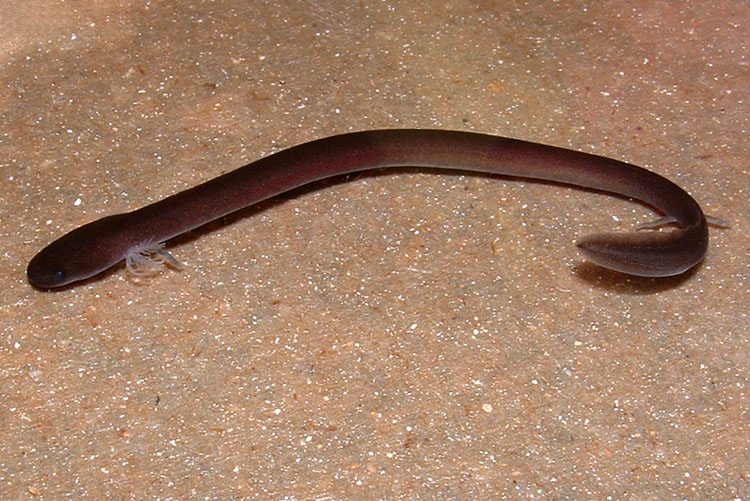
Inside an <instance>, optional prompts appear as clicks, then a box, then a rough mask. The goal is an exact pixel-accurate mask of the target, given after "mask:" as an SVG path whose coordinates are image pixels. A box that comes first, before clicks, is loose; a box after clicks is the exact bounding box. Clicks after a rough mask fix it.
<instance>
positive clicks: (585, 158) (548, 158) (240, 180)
mask: <svg viewBox="0 0 750 501" xmlns="http://www.w3.org/2000/svg"><path fill="white" fill-rule="evenodd" d="M385 167H435V168H446V169H453V170H466V171H472V172H484V173H489V174H500V175H507V176H514V177H525V178H532V179H541V180H547V181H554V182H560V183H566V184H571V185H575V186H580V187H584V188H593V189H597V190H602V191H607V192H611V193H615V194H618V195H624V196H627V197H633V198H636V199H638V200H641V201H643V202H645V203H647V204H648V205H650V206H652V207H654V208H655V209H657V210H659V211H660V212H662V213H663V214H664V215H665V216H667V218H668V219H669V220H670V221H674V222H675V223H677V224H678V225H679V228H678V229H675V230H672V231H664V232H633V233H615V234H595V235H590V236H585V237H583V238H581V239H579V240H578V242H577V243H576V244H577V246H578V248H579V249H580V250H581V252H582V253H583V255H584V256H585V257H586V258H587V259H588V260H590V261H591V262H593V263H595V264H597V265H600V266H603V267H605V268H610V269H613V270H617V271H620V272H623V273H628V274H631V275H638V276H646V277H661V276H671V275H678V274H681V273H683V272H685V271H687V270H689V269H690V268H692V267H693V266H695V265H696V264H698V263H699V262H700V261H701V260H702V259H703V257H704V256H705V253H706V249H707V247H708V227H707V224H706V218H705V216H704V214H703V212H702V210H701V208H700V206H699V205H698V204H697V202H695V200H693V198H692V197H691V196H690V195H688V194H687V193H686V192H685V191H684V190H683V189H681V188H680V187H679V186H677V185H675V184H674V183H672V182H671V181H669V180H667V179H665V178H663V177H661V176H659V175H658V174H655V173H653V172H650V171H648V170H646V169H642V168H640V167H636V166H634V165H630V164H626V163H624V162H619V161H616V160H611V159H608V158H604V157H600V156H596V155H590V154H586V153H580V152H576V151H571V150H566V149H563V148H556V147H552V146H546V145H541V144H537V143H530V142H526V141H519V140H515V139H508V138H503V137H499V136H490V135H485V134H475V133H469V132H456V131H442V130H421V129H394V130H375V131H364V132H354V133H351V134H343V135H339V136H331V137H327V138H324V139H319V140H317V141H311V142H309V143H304V144H301V145H298V146H295V147H293V148H289V149H287V150H283V151H281V152H278V153H275V154H273V155H269V156H267V157H265V158H262V159H260V160H257V161H255V162H253V163H250V164H248V165H246V166H244V167H240V168H239V169H237V170H234V171H231V172H229V173H227V174H224V175H222V176H219V177H217V178H215V179H212V180H210V181H208V182H206V183H203V184H200V185H198V186H196V187H194V188H190V189H188V190H185V191H182V192H180V193H177V194H176V195H172V196H170V197H167V198H165V199H163V200H161V201H159V202H155V203H153V204H151V205H147V206H146V207H143V208H141V209H138V210H135V211H132V212H128V213H125V214H118V215H114V216H108V217H105V218H102V219H99V220H97V221H94V222H92V223H89V224H86V225H84V226H81V227H80V228H78V229H76V230H73V231H71V232H70V233H68V234H66V235H64V236H62V237H61V238H59V239H58V240H56V241H54V242H52V243H51V244H50V245H48V246H47V247H45V248H44V249H42V250H41V251H40V252H39V253H38V254H37V255H36V256H35V257H34V258H33V259H32V260H31V261H30V262H29V266H28V269H27V275H28V278H29V281H30V282H31V283H32V284H33V285H35V286H36V287H39V288H45V289H49V288H55V287H61V286H63V285H68V284H71V283H73V282H76V281H79V280H84V279H86V278H90V277H93V276H95V275H97V274H99V273H101V272H102V271H104V270H106V269H108V268H110V267H111V266H113V265H115V264H117V263H118V262H120V261H122V260H123V259H124V258H125V256H126V254H127V253H128V251H129V250H131V249H132V248H134V247H136V246H139V245H142V244H144V243H159V242H165V241H166V240H169V239H170V238H173V237H175V236H177V235H179V234H181V233H184V232H186V231H189V230H192V229H194V228H196V227H198V226H201V225H203V224H205V223H208V222H210V221H213V220H214V219H217V218H219V217H222V216H224V215H226V214H229V213H232V212H234V211H237V210H239V209H242V208H244V207H247V206H249V205H252V204H254V203H257V202H259V201H261V200H265V199H267V198H269V197H272V196H274V195H277V194H279V193H283V192H285V191H288V190H291V189H293V188H296V187H299V186H302V185H304V184H307V183H310V182H313V181H316V180H319V179H324V178H327V177H331V176H336V175H340V174H346V173H351V172H357V171H362V170H368V169H378V168H385ZM342 224H346V222H342Z"/></svg>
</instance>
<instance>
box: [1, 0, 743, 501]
mask: <svg viewBox="0 0 750 501" xmlns="http://www.w3.org/2000/svg"><path fill="white" fill-rule="evenodd" d="M178 4H179V6H178ZM0 10H1V11H2V12H0V49H1V52H0V62H1V63H2V72H0V79H1V82H2V85H1V86H0V89H1V91H0V113H1V116H0V169H1V172H2V186H3V188H2V190H0V217H1V218H2V225H0V236H1V237H2V252H1V253H0V276H2V277H4V279H5V284H4V287H2V291H0V322H1V324H0V325H2V337H1V338H0V382H1V384H0V492H2V493H3V495H2V497H3V498H4V499H61V498H65V497H69V498H73V499H81V498H84V497H89V498H105V497H106V498H119V499H127V498H132V499H144V498H163V499H198V498H206V499H210V498H215V499H228V498H240V497H248V498H252V497H255V498H259V499H318V500H324V499H325V500H333V499H355V498H358V499H363V498H368V499H376V498H381V499H418V498H436V499H489V498H491V497H492V498H495V499H504V498H506V499H513V498H523V499H531V498H546V499H586V498H593V499H675V498H680V499H682V498H684V499H747V498H748V497H750V480H749V478H750V474H749V473H748V471H749V470H748V464H749V460H748V458H750V450H749V449H750V413H749V411H748V409H749V407H750V403H749V402H748V383H749V379H750V364H748V361H749V360H750V340H748V337H749V335H748V332H749V331H750V328H749V327H750V319H748V307H747V305H748V304H749V303H750V291H749V287H748V278H749V274H748V262H749V261H748V257H750V256H749V254H750V246H748V238H747V235H748V233H749V229H748V224H749V223H748V221H750V210H749V207H750V205H749V204H748V186H749V185H750V183H749V182H748V181H750V176H748V158H750V155H749V154H748V129H749V128H750V127H749V124H748V122H749V119H748V117H750V103H749V102H748V97H747V96H748V93H749V92H750V66H749V62H750V60H749V59H748V54H750V47H748V40H750V36H749V35H750V26H748V16H747V2H746V1H744V0H717V1H715V2H712V3H711V7H710V8H707V6H706V3H705V2H699V1H695V0H684V1H680V2H671V1H667V0H663V1H655V2H644V1H634V2H621V1H612V0H610V1H604V2H589V1H575V0H574V1H566V2H524V1H520V0H519V1H503V2H477V1H470V0H466V1H463V0H460V1H455V2H450V3H445V2H440V3H438V2H434V3H433V4H432V6H430V4H429V3H427V4H425V3H424V2H408V1H387V2H370V1H362V2H350V1H348V0H347V1H338V0H328V1H312V0H307V1H300V2H280V1H274V0H272V1H268V2H265V1H264V2H245V1H239V0H235V1H231V0H217V1H211V2H209V1H206V2H202V1H198V0H188V1H183V2H159V3H157V2H152V3H149V2H145V3H142V2H127V1H119V2H118V1H91V0H81V1H77V2H69V1H67V2H64V1H52V0H50V1H42V0H31V1H30V0H24V1H21V0H7V1H5V2H4V3H3V6H2V7H0ZM386 127H440V128H447V129H461V130H475V131H481V132H488V133H496V134H500V135H506V136H513V137H519V138H523V139H527V140H533V141H540V142H546V143H550V144H555V145H560V146H567V147H571V148H575V149H579V150H583V151H589V152H595V153H598V154H601V155H606V156H610V157H613V158H617V159H621V160H625V161H629V162H632V163H635V164H639V165H644V166H647V167H649V168H652V169H653V170H655V171H657V172H659V173H661V174H663V175H665V176H667V177H669V178H671V179H673V180H675V181H677V182H678V183H679V184H680V185H682V186H684V187H685V188H686V189H687V190H688V191H690V192H691V193H692V194H693V195H694V196H695V197H696V198H697V199H698V200H699V201H700V202H701V204H702V205H703V206H704V208H705V210H706V211H707V212H708V213H710V214H713V215H717V216H722V217H724V218H725V219H728V220H729V222H730V224H731V226H732V227H731V228H730V229H727V230H720V229H713V230H712V232H711V238H712V240H711V244H710V250H709V254H708V257H707V258H706V260H705V262H704V263H703V264H702V265H701V266H700V267H698V268H697V269H696V270H695V271H694V272H693V273H690V274H688V275H687V276H685V277H681V278H679V279H669V280H659V281H657V280H636V279H628V278H625V277H623V276H621V275H617V274H615V273H606V272H602V271H601V270H598V269H595V268H593V267H590V266H586V265H585V264H584V263H582V260H581V258H580V256H579V255H577V254H576V251H575V247H574V246H573V245H571V244H572V241H573V240H574V239H575V238H576V237H578V236H580V235H582V234H586V233H589V232H592V231H600V230H628V229H631V228H633V227H634V226H636V225H637V224H639V223H642V222H644V221H648V220H651V219H653V218H654V215H653V214H652V213H651V212H650V211H649V210H648V209H647V208H644V207H642V206H640V205H637V204H632V203H629V202H627V201H624V200H618V199H614V198H611V197H606V196H603V195H598V194H592V193H587V192H583V191H577V190H571V189H568V188H563V187H560V186H548V185H545V184H542V183H522V182H517V181H510V180H500V179H491V178H487V177H482V176H459V175H434V174H428V173H423V172H419V171H415V170H406V171H403V172H400V173H395V174H385V175H362V176H356V177H355V178H353V179H352V180H351V181H350V182H347V183H322V184H318V185H316V186H315V189H309V190H301V191H299V192H295V193H294V194H292V195H287V196H282V197H280V198H278V199H276V200H274V201H272V202H269V203H265V204H262V205H261V206H260V207H259V208H257V209H253V210H250V211H247V212H246V213H245V214H244V216H245V217H235V218H230V219H229V220H226V221H224V222H222V223H217V224H212V225H210V227H209V228H207V229H205V230H201V231H199V232H195V233H193V234H191V235H190V236H188V237H185V238H181V239H179V240H178V241H177V242H176V243H175V245H173V246H172V250H173V252H174V253H175V254H176V255H177V256H178V258H179V259H180V260H182V261H183V262H184V263H186V265H187V267H186V269H185V270H184V271H182V272H176V271H165V272H164V273H162V274H160V275H158V276H156V277H154V278H152V279H150V280H148V281H147V282H146V283H135V282H134V281H133V280H131V279H129V278H128V277H127V275H126V274H125V273H124V271H123V270H122V269H118V270H115V271H113V272H111V273H107V274H105V275H104V276H102V277H101V278H100V279H98V280H94V281H90V282H87V283H85V284H81V285H79V286H77V287H73V288H69V289H67V290H63V291H60V292H53V293H49V292H41V291H37V290H34V289H33V288H32V287H31V286H30V285H29V284H28V283H27V282H26V279H25V266H26V263H27V262H28V260H29V259H30V258H31V257H32V256H33V255H34V254H35V253H36V252H37V251H38V250H39V249H40V248H41V247H43V246H44V245H45V244H47V243H49V242H50V241H51V240H52V239H54V238H56V237H58V236H60V235H61V234H63V233H64V232H66V231H69V230H71V229H73V228H75V227H76V226H78V225H80V224H82V223H84V222H87V221H90V220H92V219H95V218H97V217H101V216H103V215H106V214H110V213H114V212H121V211H126V210H131V209H135V208H137V207H140V206H142V205H144V204H147V203H149V202H151V201H154V200H157V199H159V198H161V197H164V196H166V195H169V194H172V193H174V192H176V191H178V190H181V189H183V188H185V187H189V186H192V185H195V184H197V183H198V182H200V181H202V180H206V179H209V178H211V177H213V176H215V175H217V174H219V173H222V172H225V171H227V170H230V169H232V168H235V167H239V166H241V165H243V164H245V163H247V162H249V161H251V160H253V159H256V158H258V157H260V156H262V155H265V154H268V153H271V152H274V151H277V150H279V149H281V148H284V147H287V146H291V145H293V144H297V143H301V142H304V141H307V140H310V139H314V138H319V137H324V136H328V135H331V134H335V133H341V132H345V131H350V130H361V129H370V128H386Z"/></svg>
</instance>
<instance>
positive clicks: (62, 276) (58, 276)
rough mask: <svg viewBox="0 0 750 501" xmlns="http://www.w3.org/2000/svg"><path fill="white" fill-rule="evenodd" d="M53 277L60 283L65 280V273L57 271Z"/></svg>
mask: <svg viewBox="0 0 750 501" xmlns="http://www.w3.org/2000/svg"><path fill="white" fill-rule="evenodd" d="M52 276H53V277H54V278H55V280H57V281H58V282H62V281H63V280H64V279H65V272H64V271H62V270H55V271H54V272H53V273H52Z"/></svg>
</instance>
